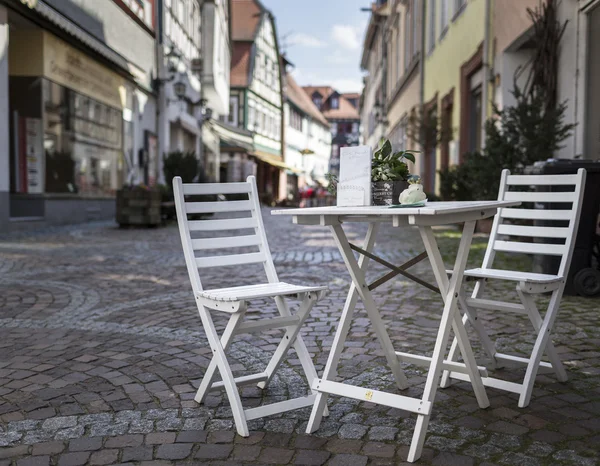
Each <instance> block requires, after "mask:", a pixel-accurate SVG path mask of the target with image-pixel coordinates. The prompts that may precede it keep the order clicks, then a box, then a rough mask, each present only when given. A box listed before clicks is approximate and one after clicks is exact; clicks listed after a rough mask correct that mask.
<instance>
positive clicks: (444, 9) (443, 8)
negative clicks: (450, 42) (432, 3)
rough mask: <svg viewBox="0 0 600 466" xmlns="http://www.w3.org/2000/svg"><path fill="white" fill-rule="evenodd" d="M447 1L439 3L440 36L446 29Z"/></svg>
mask: <svg viewBox="0 0 600 466" xmlns="http://www.w3.org/2000/svg"><path fill="white" fill-rule="evenodd" d="M448 16H449V15H448V2H444V1H442V4H441V5H440V38H441V37H443V36H444V34H445V33H446V30H447V29H448Z"/></svg>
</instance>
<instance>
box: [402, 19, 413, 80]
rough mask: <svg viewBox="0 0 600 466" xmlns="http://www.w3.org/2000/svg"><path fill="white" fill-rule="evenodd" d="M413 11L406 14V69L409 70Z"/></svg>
mask: <svg viewBox="0 0 600 466" xmlns="http://www.w3.org/2000/svg"><path fill="white" fill-rule="evenodd" d="M411 15H412V11H411V12H409V13H407V14H406V15H405V16H404V71H407V70H408V65H409V64H410V62H411V58H412V57H411V56H410V17H411Z"/></svg>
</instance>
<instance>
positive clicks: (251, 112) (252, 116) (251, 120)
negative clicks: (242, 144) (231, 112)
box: [248, 107, 256, 131]
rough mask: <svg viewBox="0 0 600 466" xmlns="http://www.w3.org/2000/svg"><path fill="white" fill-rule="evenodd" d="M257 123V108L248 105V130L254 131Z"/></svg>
mask: <svg viewBox="0 0 600 466" xmlns="http://www.w3.org/2000/svg"><path fill="white" fill-rule="evenodd" d="M255 123H256V110H255V109H254V107H248V130H249V131H254V125H255Z"/></svg>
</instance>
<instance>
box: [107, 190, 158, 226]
mask: <svg viewBox="0 0 600 466" xmlns="http://www.w3.org/2000/svg"><path fill="white" fill-rule="evenodd" d="M160 203H161V193H160V192H159V191H146V190H143V189H132V190H129V189H128V190H120V191H117V223H118V224H119V225H120V226H122V227H123V226H156V225H160V222H161V215H160Z"/></svg>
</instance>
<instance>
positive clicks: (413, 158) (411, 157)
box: [404, 152, 415, 163]
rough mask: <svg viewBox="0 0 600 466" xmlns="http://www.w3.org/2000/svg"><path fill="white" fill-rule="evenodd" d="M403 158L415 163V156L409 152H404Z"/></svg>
mask: <svg viewBox="0 0 600 466" xmlns="http://www.w3.org/2000/svg"><path fill="white" fill-rule="evenodd" d="M404 158H405V159H407V160H410V161H411V162H412V163H415V156H414V155H412V154H411V153H410V152H406V153H405V154H404Z"/></svg>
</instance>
